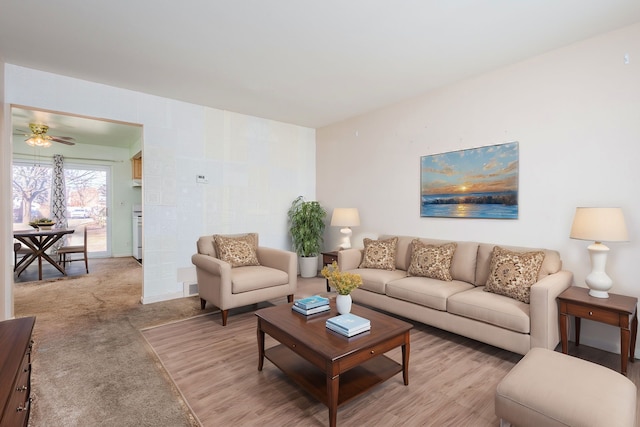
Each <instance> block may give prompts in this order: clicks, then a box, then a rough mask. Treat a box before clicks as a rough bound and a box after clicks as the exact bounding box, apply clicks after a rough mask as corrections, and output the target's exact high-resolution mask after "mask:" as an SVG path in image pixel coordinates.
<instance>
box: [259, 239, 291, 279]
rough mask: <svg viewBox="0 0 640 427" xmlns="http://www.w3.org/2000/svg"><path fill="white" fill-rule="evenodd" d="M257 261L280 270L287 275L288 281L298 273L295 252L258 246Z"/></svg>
mask: <svg viewBox="0 0 640 427" xmlns="http://www.w3.org/2000/svg"><path fill="white" fill-rule="evenodd" d="M257 255H258V261H260V264H261V265H264V266H265V267H271V268H275V269H277V270H282V271H284V272H285V273H287V274H288V275H289V281H291V280H292V279H291V278H294V280H295V277H296V276H297V275H298V265H297V263H298V258H297V255H296V254H295V252H290V251H285V250H282V249H275V248H265V247H262V246H261V247H258V251H257Z"/></svg>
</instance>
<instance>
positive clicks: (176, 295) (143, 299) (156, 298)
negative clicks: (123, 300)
mask: <svg viewBox="0 0 640 427" xmlns="http://www.w3.org/2000/svg"><path fill="white" fill-rule="evenodd" d="M184 297H185V296H184V292H172V293H170V294H162V295H153V296H149V297H144V296H142V297H140V302H141V303H142V304H152V303H154V302H160V301H169V300H172V299H178V298H184Z"/></svg>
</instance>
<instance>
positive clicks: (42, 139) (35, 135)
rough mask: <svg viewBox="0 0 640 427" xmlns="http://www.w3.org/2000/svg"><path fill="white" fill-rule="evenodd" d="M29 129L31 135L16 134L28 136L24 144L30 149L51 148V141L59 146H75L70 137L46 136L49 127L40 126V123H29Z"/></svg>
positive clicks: (73, 139)
mask: <svg viewBox="0 0 640 427" xmlns="http://www.w3.org/2000/svg"><path fill="white" fill-rule="evenodd" d="M29 129H31V133H30V134H29V133H24V132H25V131H21V130H17V131H18V132H21V133H24V136H28V138H27V139H25V141H24V142H26V143H27V145H30V146H32V147H43V148H47V147H51V141H55V142H59V143H61V144H66V145H75V144H76V143H75V142H73V141H75V138H72V137H70V136H54V135H47V131H48V130H49V126H47V125H44V124H40V123H29Z"/></svg>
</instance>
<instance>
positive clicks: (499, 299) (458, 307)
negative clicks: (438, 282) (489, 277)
mask: <svg viewBox="0 0 640 427" xmlns="http://www.w3.org/2000/svg"><path fill="white" fill-rule="evenodd" d="M529 307H530V306H529V304H525V303H523V302H521V301H518V300H515V299H513V298H509V297H506V296H502V295H496V294H493V293H490V292H484V287H482V286H480V287H477V288H474V289H471V290H469V291H466V292H460V293H456V294H455V295H452V296H451V297H449V299H448V300H447V311H448V312H449V313H451V314H456V315H458V316H464V317H467V318H469V319H474V320H479V321H481V322H485V323H488V324H491V325H495V326H499V327H501V328H505V329H509V330H511V331H515V332H520V333H523V334H528V333H530V332H531V328H530V320H529Z"/></svg>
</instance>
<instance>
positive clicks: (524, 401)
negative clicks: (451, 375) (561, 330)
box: [496, 348, 637, 427]
mask: <svg viewBox="0 0 640 427" xmlns="http://www.w3.org/2000/svg"><path fill="white" fill-rule="evenodd" d="M636 392H637V390H636V386H635V385H634V384H633V383H632V382H631V381H630V380H629V379H628V378H627V377H625V376H623V375H622V374H620V373H618V372H616V371H613V370H611V369H609V368H605V367H604V366H600V365H596V364H595V363H591V362H587V361H585V360H581V359H578V358H577V357H572V356H567V355H566V354H562V353H557V352H555V351H552V350H547V349H543V348H532V349H531V350H530V351H529V352H528V353H527V354H526V355H525V356H524V357H523V358H522V360H520V362H518V363H517V364H516V366H514V367H513V369H512V370H511V371H510V372H509V373H508V374H507V375H506V376H505V377H504V378H503V380H502V381H501V382H500V384H498V387H497V388H496V415H497V416H498V417H499V418H500V425H501V426H509V425H514V426H517V427H527V426H535V427H540V426H575V427H586V426H593V427H602V426H616V427H627V426H628V427H635V425H636Z"/></svg>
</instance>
